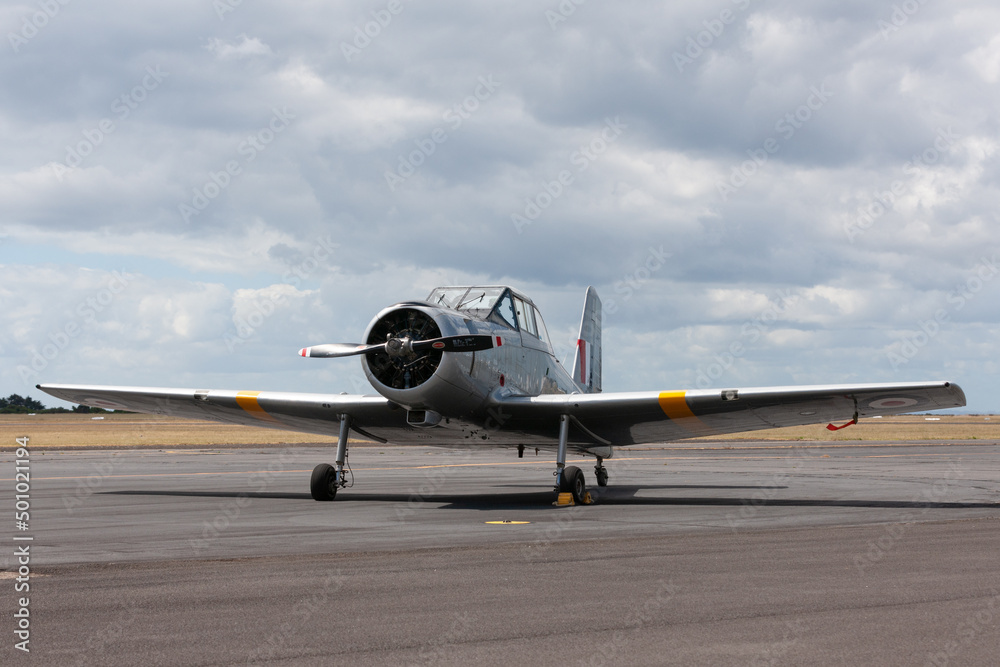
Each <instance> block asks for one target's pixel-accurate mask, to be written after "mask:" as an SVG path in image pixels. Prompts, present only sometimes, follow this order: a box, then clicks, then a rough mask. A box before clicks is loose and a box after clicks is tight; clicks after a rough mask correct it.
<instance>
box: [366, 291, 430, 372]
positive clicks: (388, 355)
mask: <svg viewBox="0 0 1000 667" xmlns="http://www.w3.org/2000/svg"><path fill="white" fill-rule="evenodd" d="M440 337H441V328H440V327H439V326H438V324H437V322H435V321H434V318H433V317H431V316H430V315H429V314H428V313H426V312H424V311H422V310H418V309H416V308H398V309H396V310H390V311H389V312H388V313H385V314H383V315H381V316H380V317H377V318H376V319H375V321H374V322H372V324H371V325H370V326H369V328H368V336H367V339H366V340H365V342H366V343H367V344H368V345H375V344H379V343H385V342H386V341H389V347H390V349H389V350H386V351H381V350H380V351H378V352H372V353H370V354H367V355H365V366H366V370H367V372H368V374H369V376H370V377H371V378H374V379H375V380H377V381H378V382H379V383H381V384H382V385H383V386H384V387H387V388H389V389H414V388H416V387H419V386H420V385H422V384H424V383H425V382H427V381H428V380H430V379H431V377H432V376H433V375H434V373H435V371H437V369H438V367H439V366H440V365H441V357H442V354H443V353H442V352H441V350H434V349H431V350H426V351H422V352H414V351H413V350H408V349H407V347H406V346H407V343H409V342H416V341H421V340H428V339H431V338H440Z"/></svg>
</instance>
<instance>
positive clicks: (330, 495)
mask: <svg viewBox="0 0 1000 667" xmlns="http://www.w3.org/2000/svg"><path fill="white" fill-rule="evenodd" d="M350 432H351V417H350V416H349V415H346V414H343V415H340V437H339V439H338V440H337V461H336V463H337V467H336V468H334V467H333V466H331V465H330V464H329V463H320V464H319V465H318V466H316V467H315V468H314V469H313V471H312V479H310V480H309V491H310V493H311V494H312V497H313V500H333V499H334V498H336V497H337V489H340V488H343V487H345V486H347V480H345V479H344V465H345V464H346V463H347V436H348V435H349V434H350Z"/></svg>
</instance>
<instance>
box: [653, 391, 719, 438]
mask: <svg viewBox="0 0 1000 667" xmlns="http://www.w3.org/2000/svg"><path fill="white" fill-rule="evenodd" d="M685 394H687V392H684V391H661V392H660V409H661V410H663V414H665V415H666V416H667V417H670V420H671V421H675V422H677V425H678V426H680V427H681V428H683V429H684V430H686V431H689V432H690V433H691V434H693V435H712V434H713V433H714V431H713V430H712V428H711V427H710V426H709V425H708V424H706V423H705V422H703V421H701V420H700V419H698V417H697V416H696V415H695V414H694V413H693V412H691V407H690V406H689V405H688V403H687V399H685Z"/></svg>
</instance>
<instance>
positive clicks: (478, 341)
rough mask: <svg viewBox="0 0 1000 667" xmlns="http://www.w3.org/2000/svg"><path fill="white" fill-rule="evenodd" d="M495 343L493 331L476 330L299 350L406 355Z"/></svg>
mask: <svg viewBox="0 0 1000 667" xmlns="http://www.w3.org/2000/svg"><path fill="white" fill-rule="evenodd" d="M493 347H495V345H494V340H493V336H491V335H490V334H473V335H469V336H444V337H442V338H431V339H430V340H416V341H409V339H398V338H393V339H391V340H389V341H388V342H385V343H378V344H376V345H356V344H351V343H327V344H326V345H313V346H312V347H304V348H302V349H301V350H299V356H300V357H317V358H320V357H327V358H329V357H353V356H354V355H357V354H368V353H369V352H377V351H380V350H385V351H386V352H388V353H389V354H390V356H400V355H401V356H406V355H410V354H412V353H414V352H424V351H425V350H441V351H442V352H478V351H479V350H489V349H491V348H493Z"/></svg>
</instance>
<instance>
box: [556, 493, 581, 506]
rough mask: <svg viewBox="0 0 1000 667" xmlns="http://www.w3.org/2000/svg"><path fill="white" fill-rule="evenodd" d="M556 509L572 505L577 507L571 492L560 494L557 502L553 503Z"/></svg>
mask: <svg viewBox="0 0 1000 667" xmlns="http://www.w3.org/2000/svg"><path fill="white" fill-rule="evenodd" d="M552 504H553V505H555V506H556V507H569V506H570V505H576V502H574V500H573V494H572V493H569V492H564V493H560V494H559V497H558V498H556V501H555V502H554V503H552Z"/></svg>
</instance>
